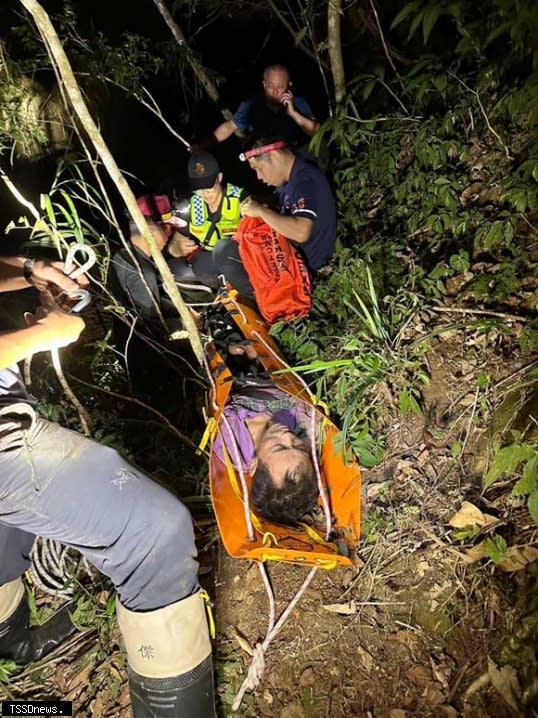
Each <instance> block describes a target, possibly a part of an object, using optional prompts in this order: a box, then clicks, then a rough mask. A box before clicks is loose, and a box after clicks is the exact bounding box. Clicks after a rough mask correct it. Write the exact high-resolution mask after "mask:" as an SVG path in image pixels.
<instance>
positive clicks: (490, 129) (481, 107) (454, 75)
mask: <svg viewBox="0 0 538 718" xmlns="http://www.w3.org/2000/svg"><path fill="white" fill-rule="evenodd" d="M448 74H449V75H450V76H451V77H453V78H454V79H455V80H456V81H457V82H459V83H460V85H461V86H462V87H464V88H465V89H466V90H467V92H470V93H471V95H474V97H475V99H476V102H477V104H478V107H479V108H480V112H481V113H482V116H483V118H484V120H485V121H486V125H487V127H488V130H489V131H490V132H491V134H492V135H493V136H494V137H496V138H497V140H498V141H499V144H500V145H501V147H502V148H503V150H504V154H505V155H506V159H508V160H513V159H514V158H513V157H512V156H511V154H510V152H509V151H508V147H507V146H506V145H505V143H504V142H503V139H502V137H501V136H500V134H499V133H498V132H497V131H496V130H495V129H494V127H493V125H492V124H491V122H490V121H489V117H488V115H487V113H486V109H485V107H484V105H483V104H482V100H481V99H480V94H479V93H478V90H473V88H472V87H469V85H468V84H467V83H466V82H464V81H463V80H462V79H461V78H459V77H458V76H457V75H456V73H454V72H452V70H449V71H448Z"/></svg>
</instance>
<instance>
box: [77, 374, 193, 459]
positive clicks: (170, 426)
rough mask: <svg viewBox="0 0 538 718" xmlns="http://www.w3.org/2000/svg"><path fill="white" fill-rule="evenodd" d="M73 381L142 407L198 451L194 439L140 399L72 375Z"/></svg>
mask: <svg viewBox="0 0 538 718" xmlns="http://www.w3.org/2000/svg"><path fill="white" fill-rule="evenodd" d="M69 377H70V378H71V379H74V380H75V381H76V382H78V383H79V384H82V385H83V386H87V387H88V389H92V390H93V391H98V392H101V394H106V395H107V396H112V397H114V398H115V399H120V400H121V401H126V402H130V403H131V404H136V405H137V406H141V407H142V408H143V409H145V410H146V411H149V412H150V413H151V414H154V415H155V416H158V417H159V419H160V420H161V421H162V423H163V424H164V425H165V426H166V428H167V429H168V431H170V432H172V434H175V436H177V437H178V438H179V439H180V440H181V441H182V442H183V443H184V444H185V445H186V446H188V447H189V448H190V449H192V450H193V451H197V450H198V446H197V444H195V443H194V441H193V440H192V439H190V438H189V437H188V436H186V435H185V434H182V433H181V431H179V429H177V428H176V427H175V426H174V425H173V424H172V422H171V421H170V420H169V419H167V418H166V416H165V415H164V414H161V412H160V411H158V410H157V409H154V408H153V407H152V406H150V405H149V404H145V403H144V402H143V401H140V399H135V398H134V397H131V396H125V395H124V394H119V393H118V392H116V391H111V390H110V389H103V387H101V386H97V384H91V383H90V382H87V381H84V379H80V377H78V376H74V375H72V374H70V375H69Z"/></svg>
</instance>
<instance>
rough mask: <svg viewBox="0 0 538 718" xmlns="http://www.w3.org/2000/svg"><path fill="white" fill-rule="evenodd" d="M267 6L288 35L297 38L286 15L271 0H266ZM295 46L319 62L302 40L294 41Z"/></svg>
mask: <svg viewBox="0 0 538 718" xmlns="http://www.w3.org/2000/svg"><path fill="white" fill-rule="evenodd" d="M267 2H268V4H269V7H270V8H271V10H272V11H273V12H274V13H275V15H276V16H277V18H278V19H279V20H280V22H281V23H282V24H283V25H284V27H285V28H286V30H287V31H288V32H289V33H290V35H291V36H292V37H293V40H294V42H295V40H296V38H297V33H296V32H295V30H294V29H293V27H292V26H291V25H290V23H289V22H288V21H287V19H286V17H285V16H284V15H283V14H282V13H281V12H280V10H279V9H278V7H277V5H276V3H275V2H273V0H267ZM296 46H297V47H298V48H300V49H301V50H302V51H303V52H304V53H305V54H306V55H308V57H310V58H312V60H315V61H316V62H318V63H319V58H318V57H317V56H316V53H315V52H314V51H313V50H311V49H310V48H309V47H307V46H306V45H305V44H304V43H303V42H302V41H301V42H299V43H296Z"/></svg>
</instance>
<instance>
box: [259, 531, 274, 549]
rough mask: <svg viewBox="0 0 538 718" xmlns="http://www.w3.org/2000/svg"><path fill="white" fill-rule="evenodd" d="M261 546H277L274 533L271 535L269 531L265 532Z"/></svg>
mask: <svg viewBox="0 0 538 718" xmlns="http://www.w3.org/2000/svg"><path fill="white" fill-rule="evenodd" d="M262 544H263V545H264V546H265V547H266V548H269V547H270V546H271V545H275V546H278V539H277V537H276V536H275V535H274V533H271V531H266V532H265V533H264V535H263V537H262Z"/></svg>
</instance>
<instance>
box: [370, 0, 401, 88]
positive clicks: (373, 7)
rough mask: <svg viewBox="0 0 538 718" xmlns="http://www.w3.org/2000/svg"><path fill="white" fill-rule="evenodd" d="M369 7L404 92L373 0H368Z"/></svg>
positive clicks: (386, 53) (388, 58)
mask: <svg viewBox="0 0 538 718" xmlns="http://www.w3.org/2000/svg"><path fill="white" fill-rule="evenodd" d="M370 7H371V8H372V12H373V13H374V17H375V21H376V25H377V29H378V31H379V37H380V38H381V42H382V43H383V49H384V50H385V55H386V56H387V60H388V61H389V64H390V66H391V67H392V69H393V70H394V73H395V75H396V77H397V78H398V81H399V82H400V85H401V87H402V90H404V92H405V87H404V84H403V82H402V78H401V77H400V73H399V72H398V70H397V69H396V65H395V64H394V62H393V60H392V57H391V54H390V52H389V48H388V47H387V43H386V42H385V36H384V35H383V29H382V27H381V22H380V20H379V15H378V14H377V8H376V6H375V3H374V0H370Z"/></svg>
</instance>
